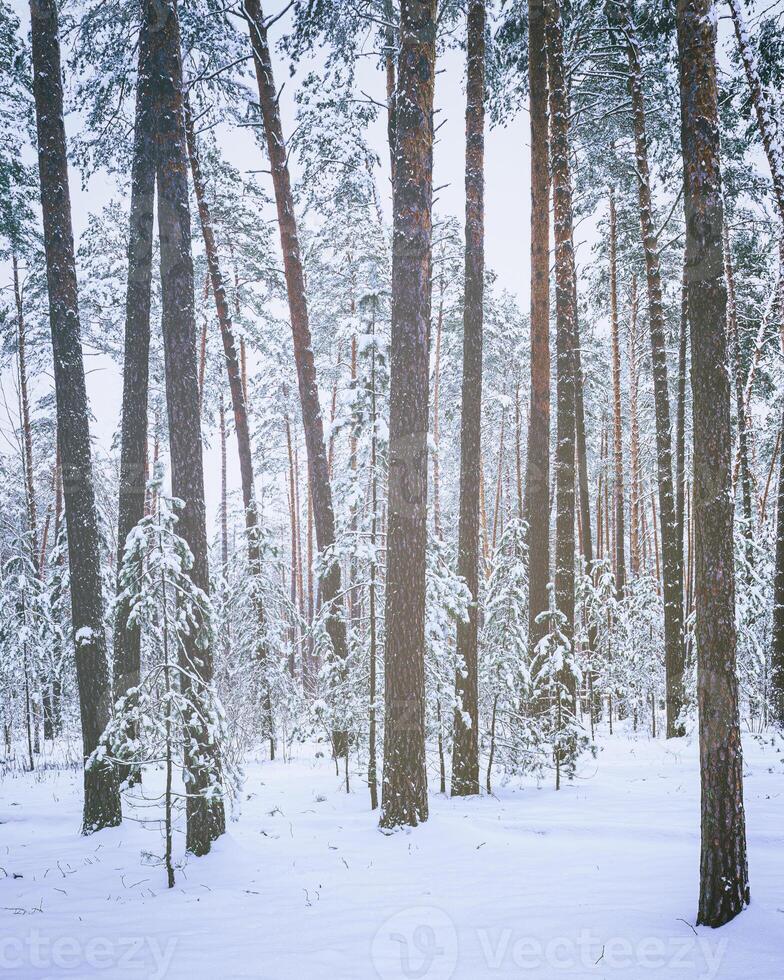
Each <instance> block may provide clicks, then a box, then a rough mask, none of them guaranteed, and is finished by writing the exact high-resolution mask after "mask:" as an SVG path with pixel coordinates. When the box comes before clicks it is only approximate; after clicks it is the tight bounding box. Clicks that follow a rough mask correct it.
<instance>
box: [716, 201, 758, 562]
mask: <svg viewBox="0 0 784 980" xmlns="http://www.w3.org/2000/svg"><path fill="white" fill-rule="evenodd" d="M723 246H724V276H725V278H726V280H727V336H728V341H729V344H730V365H731V368H732V380H733V383H734V386H735V408H736V412H737V416H738V417H737V419H736V425H737V427H738V458H739V459H740V491H741V503H742V506H743V528H742V531H743V536H744V537H745V539H746V558H747V559H748V561H750V562H751V561H752V560H753V557H754V550H753V547H752V541H753V537H754V526H753V523H752V503H751V472H750V465H749V436H748V427H747V421H748V417H747V415H746V403H745V400H744V397H743V366H742V364H741V358H740V336H739V334H738V308H737V304H736V301H735V270H734V269H733V265H732V251H731V246H730V233H729V229H728V227H727V222H726V220H725V222H724V229H723Z"/></svg>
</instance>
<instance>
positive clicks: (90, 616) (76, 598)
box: [30, 0, 122, 834]
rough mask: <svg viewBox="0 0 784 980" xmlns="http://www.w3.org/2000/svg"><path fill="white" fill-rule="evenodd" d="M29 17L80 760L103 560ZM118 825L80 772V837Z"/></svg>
mask: <svg viewBox="0 0 784 980" xmlns="http://www.w3.org/2000/svg"><path fill="white" fill-rule="evenodd" d="M30 15H31V36H32V56H33V91H34V95H35V109H36V122H37V131H38V166H39V172H40V179H41V206H42V211H43V224H44V249H45V252H46V278H47V285H48V292H49V322H50V326H51V332H52V352H53V358H54V380H55V395H56V399H57V434H58V443H59V446H60V457H61V461H62V468H63V486H64V490H65V519H66V524H67V528H68V563H69V567H70V581H71V619H72V624H73V631H74V643H75V646H76V679H77V685H78V689H79V707H80V714H81V722H82V747H83V755H84V759H85V761H86V760H87V758H88V757H89V756H90V754H91V753H92V752H93V750H94V749H95V748H97V746H98V742H99V739H100V737H101V734H102V733H103V730H104V729H105V727H106V725H107V724H108V722H109V716H110V712H111V691H110V683H109V666H108V663H107V659H106V634H105V632H104V623H103V611H104V610H103V591H102V586H101V555H100V547H99V539H98V520H97V515H96V509H95V489H94V484H93V472H92V459H91V452H90V427H89V408H88V404H87V389H86V386H85V378H84V363H83V361H82V344H81V338H80V326H79V305H78V294H77V285H76V262H75V257H74V244H73V230H72V226H71V200H70V193H69V187H68V162H67V155H66V144H65V126H64V122H63V87H62V72H61V66H60V41H59V25H58V18H57V4H56V2H55V0H32V2H31V4H30ZM121 819H122V811H121V805H120V794H119V791H118V784H117V778H116V773H115V772H114V770H113V768H111V767H110V766H107V765H101V764H98V765H94V766H91V767H90V768H85V770H84V813H83V823H82V832H83V833H85V834H89V833H92V832H93V831H95V830H100V829H101V828H103V827H113V826H116V825H117V824H119V823H120V821H121Z"/></svg>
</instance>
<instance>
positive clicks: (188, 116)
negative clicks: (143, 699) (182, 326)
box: [184, 95, 274, 754]
mask: <svg viewBox="0 0 784 980" xmlns="http://www.w3.org/2000/svg"><path fill="white" fill-rule="evenodd" d="M184 115H185V135H186V141H187V146H188V157H189V160H190V168H191V177H192V179H193V190H194V193H195V196H196V203H197V205H198V209H199V223H200V225H201V233H202V238H203V240H204V251H205V253H206V256H207V269H208V276H209V283H210V285H211V286H212V294H213V296H214V298H215V309H216V312H217V314H218V323H219V325H220V331H221V340H222V341H223V354H224V357H225V360H226V373H227V374H228V377H229V391H230V392H231V405H232V410H233V413H234V432H235V434H236V437H237V453H238V456H239V463H240V482H241V484H242V505H243V510H244V511H245V537H246V541H247V548H248V569H249V571H250V575H251V577H252V579H253V590H252V601H253V611H254V616H255V619H256V645H255V646H256V659H257V661H258V663H259V665H260V666H261V667H262V670H263V668H264V667H265V665H266V663H267V656H268V650H267V617H266V611H265V609H264V601H263V599H262V596H261V582H260V579H261V551H260V543H259V517H258V508H257V504H256V486H255V481H254V477H253V448H252V446H251V439H250V425H249V423H248V396H247V383H246V382H245V370H244V362H242V361H241V358H240V357H239V356H238V354H237V343H236V340H235V338H234V325H233V323H232V319H231V308H230V306H229V297H228V292H227V289H226V280H225V279H224V276H223V271H222V269H221V265H220V257H219V255H218V246H217V242H216V240H215V229H214V227H213V223H212V215H211V213H210V206H209V203H208V201H207V191H206V182H205V180H204V175H203V174H202V171H201V163H200V159H199V148H198V144H197V141H196V133H195V131H194V127H193V116H192V113H191V108H190V102H189V100H188V98H187V95H186V96H185V98H184ZM264 685H265V686H264V692H263V694H262V714H263V717H264V725H265V728H266V734H267V737H268V738H269V739H270V745H271V752H272V754H274V746H273V744H272V743H273V738H274V733H273V725H272V704H271V701H270V695H269V689H268V687H267V686H266V681H265V682H264Z"/></svg>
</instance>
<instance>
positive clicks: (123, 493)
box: [114, 24, 155, 778]
mask: <svg viewBox="0 0 784 980" xmlns="http://www.w3.org/2000/svg"><path fill="white" fill-rule="evenodd" d="M154 140H155V134H154V131H153V119H152V116H151V101H150V64H149V38H148V36H147V28H146V24H143V25H142V28H141V32H140V37H139V72H138V81H137V88H136V120H135V125H134V140H133V160H132V162H131V209H130V218H129V229H128V285H127V289H126V297H125V357H124V360H123V401H122V424H121V433H120V490H119V496H118V506H117V606H116V610H115V616H114V697H115V699H117V698H121V697H123V696H124V695H125V694H126V693H127V692H128V690H129V689H130V688H135V687H137V686H138V684H139V671H140V663H141V631H140V629H139V627H138V625H136V624H134V623H129V621H128V614H129V612H130V606H129V603H128V601H127V599H124V598H123V591H122V587H121V584H120V583H121V575H122V565H123V556H124V551H125V542H126V540H127V538H128V535H129V534H130V533H131V531H132V530H133V529H134V528H135V527H136V525H137V524H138V523H139V521H140V520H141V519H142V518H143V517H144V510H145V501H146V496H147V396H148V384H149V360H150V289H151V281H152V241H153V208H154V201H155V141H154ZM122 775H123V777H124V778H127V777H129V776H131V777H132V778H134V777H135V776H137V775H139V773H130V772H123V774H122Z"/></svg>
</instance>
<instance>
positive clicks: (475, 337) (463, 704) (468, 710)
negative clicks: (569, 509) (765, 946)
mask: <svg viewBox="0 0 784 980" xmlns="http://www.w3.org/2000/svg"><path fill="white" fill-rule="evenodd" d="M466 29H467V86H466V163H465V190H466V224H465V237H466V246H465V305H464V312H463V389H462V416H461V424H460V519H459V525H458V559H457V574H458V575H460V576H461V577H462V578H463V579H464V580H465V583H466V585H467V586H468V589H469V591H470V593H471V604H470V606H469V611H468V621H467V622H462V621H460V622H458V624H457V663H458V667H457V671H456V673H455V695H456V701H457V707H456V710H455V720H454V741H453V748H452V795H453V796H470V795H473V794H478V793H479V680H478V673H477V670H478V660H477V649H478V635H479V607H478V600H479V469H480V466H481V433H482V327H483V316H482V313H483V302H484V266H485V256H484V124H485V105H484V99H485V4H484V0H471V2H470V3H469V6H468V19H467V28H466ZM501 425H502V435H501V448H500V450H499V474H500V460H501V455H502V453H503V422H502V423H501ZM499 489H500V481H499ZM497 525H498V496H497V495H496V510H495V520H494V522H493V543H494V544H495V540H496V534H497V529H498V528H497Z"/></svg>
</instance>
